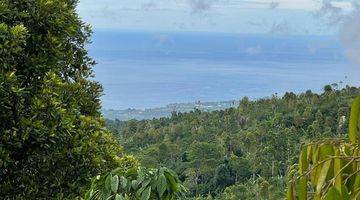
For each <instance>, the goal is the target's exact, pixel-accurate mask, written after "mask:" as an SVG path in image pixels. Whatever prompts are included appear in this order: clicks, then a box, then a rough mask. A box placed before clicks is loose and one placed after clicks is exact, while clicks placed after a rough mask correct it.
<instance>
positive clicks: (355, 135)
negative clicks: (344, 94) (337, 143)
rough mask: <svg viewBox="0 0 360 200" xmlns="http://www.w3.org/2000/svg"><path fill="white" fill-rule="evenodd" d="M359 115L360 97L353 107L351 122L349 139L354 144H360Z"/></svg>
mask: <svg viewBox="0 0 360 200" xmlns="http://www.w3.org/2000/svg"><path fill="white" fill-rule="evenodd" d="M359 114H360V96H359V97H357V98H356V99H355V100H354V102H353V104H352V106H351V113H350V120H349V137H350V141H351V142H352V143H353V144H359Z"/></svg>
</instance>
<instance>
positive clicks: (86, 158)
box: [0, 0, 132, 199]
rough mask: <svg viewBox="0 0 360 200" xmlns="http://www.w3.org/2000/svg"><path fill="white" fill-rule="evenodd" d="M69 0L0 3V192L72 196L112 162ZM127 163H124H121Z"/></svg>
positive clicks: (114, 154)
mask: <svg viewBox="0 0 360 200" xmlns="http://www.w3.org/2000/svg"><path fill="white" fill-rule="evenodd" d="M76 5H77V1H76V0H0V65H1V66H0V121H1V123H0V188H1V190H0V196H1V198H4V199H16V198H17V199H44V198H46V199H49V198H55V197H57V198H64V197H74V196H77V195H78V194H79V193H81V191H82V189H83V187H85V186H86V184H87V183H88V182H89V179H90V178H91V177H93V176H94V175H96V174H98V173H101V172H103V171H105V170H108V169H110V168H114V167H115V166H118V165H119V164H121V162H122V158H121V153H122V149H121V148H120V146H119V145H117V143H116V142H115V141H116V140H114V139H113V138H112V136H111V134H109V132H108V131H107V130H106V129H105V128H104V121H103V120H102V119H101V114H100V111H99V109H100V100H99V96H100V95H101V92H102V88H101V86H100V85H99V84H98V83H96V82H94V81H91V80H90V79H89V78H91V77H92V75H93V74H92V70H91V68H92V66H93V64H94V61H93V60H92V59H91V58H89V57H88V55H87V51H86V49H85V45H86V44H87V43H88V42H89V36H90V34H91V31H90V28H89V26H88V25H86V24H84V23H83V22H82V21H81V20H80V18H79V16H78V15H77V14H76V11H75V10H76V9H75V8H76ZM128 165H129V166H131V165H132V164H131V162H130V163H129V164H128Z"/></svg>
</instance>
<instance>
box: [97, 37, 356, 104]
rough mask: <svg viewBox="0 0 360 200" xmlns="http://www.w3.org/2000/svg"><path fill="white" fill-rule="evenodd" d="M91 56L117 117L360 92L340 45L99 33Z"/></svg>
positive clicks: (330, 40)
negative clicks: (293, 95) (332, 87)
mask: <svg viewBox="0 0 360 200" xmlns="http://www.w3.org/2000/svg"><path fill="white" fill-rule="evenodd" d="M90 54H91V56H92V57H93V58H95V60H96V61H97V63H98V64H97V66H96V67H95V69H94V70H95V74H96V80H97V81H99V82H100V83H102V84H103V86H104V89H105V90H104V96H103V97H102V102H103V107H104V108H112V109H126V108H151V107H161V106H165V105H166V104H169V103H180V102H195V101H221V100H234V99H240V98H242V97H244V96H248V97H250V98H259V97H266V96H270V95H271V94H274V93H278V94H279V95H281V94H283V93H284V92H286V91H294V92H303V91H306V90H307V89H311V90H313V91H315V92H317V91H321V88H322V87H323V86H324V85H326V84H330V83H338V82H343V83H342V84H343V85H345V84H351V85H360V84H359V83H360V81H359V80H360V67H359V68H358V67H355V66H352V65H351V64H349V62H348V61H347V60H346V59H345V58H344V56H343V49H342V46H341V44H340V43H339V42H338V41H337V40H336V38H335V37H324V36H323V37H320V36H306V37H305V36H291V37H290V36H287V37H284V36H271V35H241V34H220V33H149V32H129V31H127V32H110V31H96V32H95V34H94V36H93V43H92V44H91V45H90Z"/></svg>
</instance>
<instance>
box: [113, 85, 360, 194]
mask: <svg viewBox="0 0 360 200" xmlns="http://www.w3.org/2000/svg"><path fill="white" fill-rule="evenodd" d="M359 92H360V89H359V88H355V87H349V86H346V87H345V88H343V89H341V90H336V89H333V88H332V89H331V90H329V89H327V90H326V91H325V92H324V93H322V94H315V93H312V92H311V91H307V92H305V93H301V94H298V95H296V94H294V93H286V94H285V95H284V96H283V97H281V98H279V97H277V96H272V97H270V98H264V99H259V100H256V101H251V100H249V99H248V98H243V99H242V100H241V101H240V106H239V107H238V108H232V109H227V110H223V111H215V112H201V111H199V110H195V111H192V112H190V113H173V115H172V117H171V118H161V119H154V120H142V121H136V120H131V121H129V122H127V123H125V124H124V122H121V125H119V126H121V129H120V131H118V132H117V133H118V137H119V138H120V141H121V143H122V144H123V145H124V147H125V149H126V151H127V152H129V153H133V154H135V155H137V156H138V157H139V159H140V161H141V163H143V164H144V165H145V166H150V167H156V166H159V165H161V166H167V167H169V168H171V169H174V170H175V172H176V173H178V174H179V177H180V179H181V180H184V184H185V186H186V187H187V188H188V189H189V194H188V195H189V196H200V195H201V196H208V195H209V194H211V195H212V196H218V195H220V194H219V193H221V192H222V191H223V189H224V187H225V186H228V185H230V184H231V185H234V184H236V185H238V184H240V185H245V186H246V187H247V188H248V189H247V191H248V193H249V195H250V196H254V195H255V197H257V199H269V198H270V199H279V198H283V197H284V196H283V195H284V193H285V192H284V191H285V186H286V184H283V183H284V182H285V181H284V178H283V177H284V176H285V175H286V172H287V168H288V166H289V165H291V164H293V163H295V162H296V161H297V154H298V153H299V149H300V146H301V144H302V143H303V142H306V141H308V140H309V139H313V138H324V137H327V138H332V137H342V136H343V135H344V134H346V133H347V126H346V124H347V123H348V119H349V118H348V116H349V107H350V103H351V101H352V100H353V99H354V98H355V97H356V96H357V94H359ZM119 123H120V122H115V121H109V125H110V126H109V127H110V128H114V127H115V128H116V127H119V126H117V124H119ZM114 131H116V130H114ZM224 160H227V161H228V164H225V162H224ZM229 174H230V175H231V176H229ZM233 178H234V179H235V180H233ZM274 180H279V181H274ZM251 181H252V182H256V184H255V185H254V184H253V183H252V182H251ZM260 182H261V183H262V186H265V185H267V184H268V187H267V188H268V189H269V190H266V191H268V192H265V191H263V192H261V191H260V189H258V190H257V189H254V188H252V187H255V186H256V187H258V185H259V184H260ZM259 188H261V187H260V186H259ZM279 194H280V195H279ZM281 194H282V195H281ZM271 195H273V196H271ZM250 196H249V198H250ZM250 199H251V198H250Z"/></svg>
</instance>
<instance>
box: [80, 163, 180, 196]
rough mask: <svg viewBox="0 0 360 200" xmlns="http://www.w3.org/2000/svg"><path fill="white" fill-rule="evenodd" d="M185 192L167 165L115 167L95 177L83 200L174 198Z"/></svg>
mask: <svg viewBox="0 0 360 200" xmlns="http://www.w3.org/2000/svg"><path fill="white" fill-rule="evenodd" d="M185 191H186V190H185V188H184V186H182V185H181V183H180V180H179V179H178V178H177V176H176V174H175V173H174V172H172V171H171V170H169V169H167V168H164V167H160V168H158V169H145V168H141V167H139V168H130V169H128V170H124V169H123V168H118V169H115V170H113V171H111V172H109V173H107V174H105V175H103V176H97V177H95V178H94V179H93V182H92V184H91V188H90V189H89V191H88V192H87V194H86V195H85V200H137V199H140V200H149V199H159V200H160V199H161V200H173V199H178V198H180V197H181V196H183V194H184V193H185Z"/></svg>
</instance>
